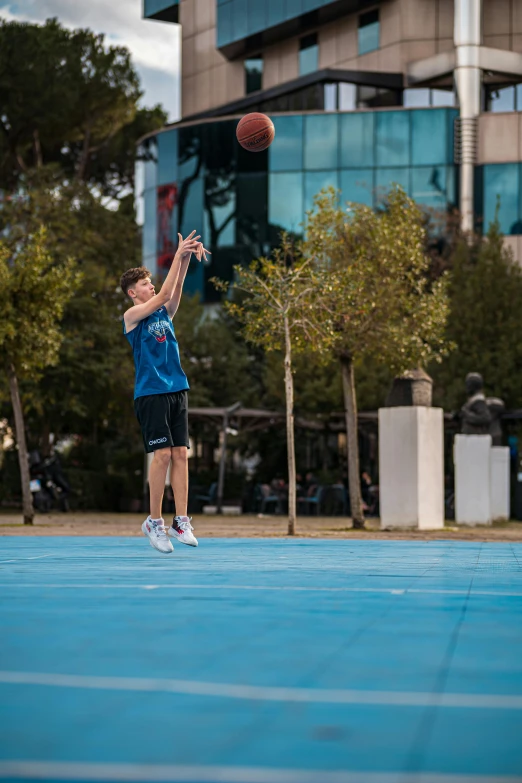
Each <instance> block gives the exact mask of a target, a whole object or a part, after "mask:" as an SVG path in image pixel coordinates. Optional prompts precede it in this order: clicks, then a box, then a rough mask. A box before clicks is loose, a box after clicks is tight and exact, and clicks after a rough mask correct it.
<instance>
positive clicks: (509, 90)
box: [488, 87, 515, 112]
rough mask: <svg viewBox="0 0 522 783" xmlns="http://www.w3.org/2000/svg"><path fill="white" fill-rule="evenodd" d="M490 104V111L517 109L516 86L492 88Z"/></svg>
mask: <svg viewBox="0 0 522 783" xmlns="http://www.w3.org/2000/svg"><path fill="white" fill-rule="evenodd" d="M488 104H489V105H488V110H489V111H494V112H503V111H515V87H503V88H499V89H495V90H490V91H489V101H488Z"/></svg>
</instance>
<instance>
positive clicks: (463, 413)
mask: <svg viewBox="0 0 522 783" xmlns="http://www.w3.org/2000/svg"><path fill="white" fill-rule="evenodd" d="M466 393H467V395H468V399H467V401H466V403H465V404H464V405H463V406H462V408H461V410H460V420H461V427H462V430H461V431H462V434H463V435H491V437H492V440H493V446H501V445H502V427H501V423H500V419H501V416H502V414H503V413H504V410H505V407H506V406H505V405H504V402H503V400H501V399H499V398H498V397H486V396H485V394H484V381H483V378H482V375H480V374H479V373H478V372H470V373H468V375H467V376H466Z"/></svg>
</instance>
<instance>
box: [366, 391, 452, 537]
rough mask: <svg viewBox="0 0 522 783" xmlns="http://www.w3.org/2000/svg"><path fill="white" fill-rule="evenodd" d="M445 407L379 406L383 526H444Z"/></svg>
mask: <svg viewBox="0 0 522 783" xmlns="http://www.w3.org/2000/svg"><path fill="white" fill-rule="evenodd" d="M443 432H444V428H443V411H442V409H441V408H426V407H421V406H412V407H404V408H381V409H380V410H379V497H380V507H381V528H387V527H417V528H419V529H420V530H429V529H433V528H441V527H444V436H443Z"/></svg>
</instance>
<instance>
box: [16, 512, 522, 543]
mask: <svg viewBox="0 0 522 783" xmlns="http://www.w3.org/2000/svg"><path fill="white" fill-rule="evenodd" d="M142 522H143V515H142V514H107V513H94V512H91V513H71V514H57V513H53V514H48V515H40V516H37V517H36V522H35V524H34V525H33V526H29V525H26V526H24V525H22V523H21V517H20V514H5V513H4V514H0V536H13V535H14V536H20V535H24V536H57V535H58V536H64V535H65V536H78V535H79V536H86V535H88V536H141V535H142V533H141V523H142ZM193 524H194V526H195V528H196V535H198V536H199V537H201V538H208V537H209V536H211V537H220V538H221V537H224V538H251V537H252V538H259V537H261V538H266V537H278V538H281V537H285V536H286V534H287V529H288V523H287V520H286V519H285V518H284V517H271V516H267V517H263V518H259V517H258V516H242V517H211V516H210V517H208V516H203V515H200V516H196V517H195V518H194V521H193ZM450 525H451V523H450ZM366 526H367V528H368V530H366V531H359V530H352V528H351V520H350V519H344V518H340V517H319V518H316V517H300V518H299V519H298V524H297V532H298V536H299V537H302V538H345V539H353V538H357V539H375V538H376V539H379V540H383V539H384V540H386V539H392V540H401V539H406V540H412V539H413V540H440V539H445V540H447V539H454V540H461V541H522V522H511V523H509V524H501V525H493V526H492V527H489V526H488V527H476V528H469V527H465V526H461V527H455V526H450V527H446V528H445V529H444V530H436V531H429V532H426V531H424V532H421V531H418V530H404V531H397V530H395V531H389V532H388V531H384V530H380V529H379V520H377V519H368V520H367V522H366Z"/></svg>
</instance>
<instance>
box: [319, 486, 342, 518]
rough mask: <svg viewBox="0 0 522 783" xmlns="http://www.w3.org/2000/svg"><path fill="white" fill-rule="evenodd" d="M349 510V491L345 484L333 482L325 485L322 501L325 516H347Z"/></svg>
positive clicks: (322, 510)
mask: <svg viewBox="0 0 522 783" xmlns="http://www.w3.org/2000/svg"><path fill="white" fill-rule="evenodd" d="M347 512H348V493H347V491H346V487H345V486H344V484H332V485H330V486H328V487H325V492H324V495H323V497H322V501H321V513H322V514H323V516H329V517H330V516H331V517H345V516H347Z"/></svg>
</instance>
